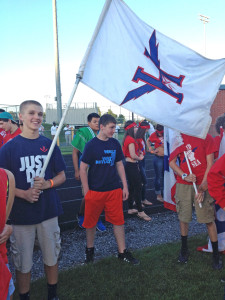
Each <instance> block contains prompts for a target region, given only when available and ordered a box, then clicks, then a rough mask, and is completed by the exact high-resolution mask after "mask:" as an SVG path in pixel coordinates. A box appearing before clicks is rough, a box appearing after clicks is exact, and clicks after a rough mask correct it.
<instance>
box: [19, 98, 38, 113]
mask: <svg viewBox="0 0 225 300" xmlns="http://www.w3.org/2000/svg"><path fill="white" fill-rule="evenodd" d="M31 104H33V105H38V106H41V107H42V105H41V103H40V102H38V101H36V100H25V101H23V102H22V103H21V104H20V108H19V112H20V113H21V112H22V111H23V110H24V108H25V107H26V106H27V105H31ZM42 109H43V107H42Z"/></svg>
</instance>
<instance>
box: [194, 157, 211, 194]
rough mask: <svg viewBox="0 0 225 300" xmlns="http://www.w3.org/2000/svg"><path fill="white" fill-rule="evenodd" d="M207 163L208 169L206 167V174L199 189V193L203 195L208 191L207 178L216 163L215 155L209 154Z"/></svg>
mask: <svg viewBox="0 0 225 300" xmlns="http://www.w3.org/2000/svg"><path fill="white" fill-rule="evenodd" d="M206 162H207V167H206V170H205V174H204V177H203V180H202V183H201V184H200V186H199V187H198V192H199V193H203V192H205V191H206V190H207V189H208V183H207V176H208V173H209V170H210V169H211V167H212V165H213V162H214V154H213V153H211V154H208V155H207V156H206Z"/></svg>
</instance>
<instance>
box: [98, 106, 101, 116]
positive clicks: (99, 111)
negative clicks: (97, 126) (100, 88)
mask: <svg viewBox="0 0 225 300" xmlns="http://www.w3.org/2000/svg"><path fill="white" fill-rule="evenodd" d="M97 108H98V114H99V116H100V117H101V115H102V113H101V110H100V107H97Z"/></svg>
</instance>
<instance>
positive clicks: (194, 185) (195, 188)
mask: <svg viewBox="0 0 225 300" xmlns="http://www.w3.org/2000/svg"><path fill="white" fill-rule="evenodd" d="M184 156H185V158H186V162H187V165H188V170H189V172H190V174H192V170H191V166H190V163H189V160H188V157H187V153H186V151H184ZM192 183H193V187H194V190H195V194H196V195H198V190H197V186H196V183H195V182H192ZM198 205H199V207H200V208H202V204H201V203H199V204H198Z"/></svg>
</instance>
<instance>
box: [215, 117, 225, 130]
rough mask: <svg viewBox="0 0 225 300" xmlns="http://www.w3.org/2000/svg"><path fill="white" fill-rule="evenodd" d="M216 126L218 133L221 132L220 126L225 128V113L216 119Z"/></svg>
mask: <svg viewBox="0 0 225 300" xmlns="http://www.w3.org/2000/svg"><path fill="white" fill-rule="evenodd" d="M215 127H216V131H217V133H218V134H220V127H222V128H223V129H225V114H223V115H221V116H219V117H218V118H217V119H216V124H215Z"/></svg>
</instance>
